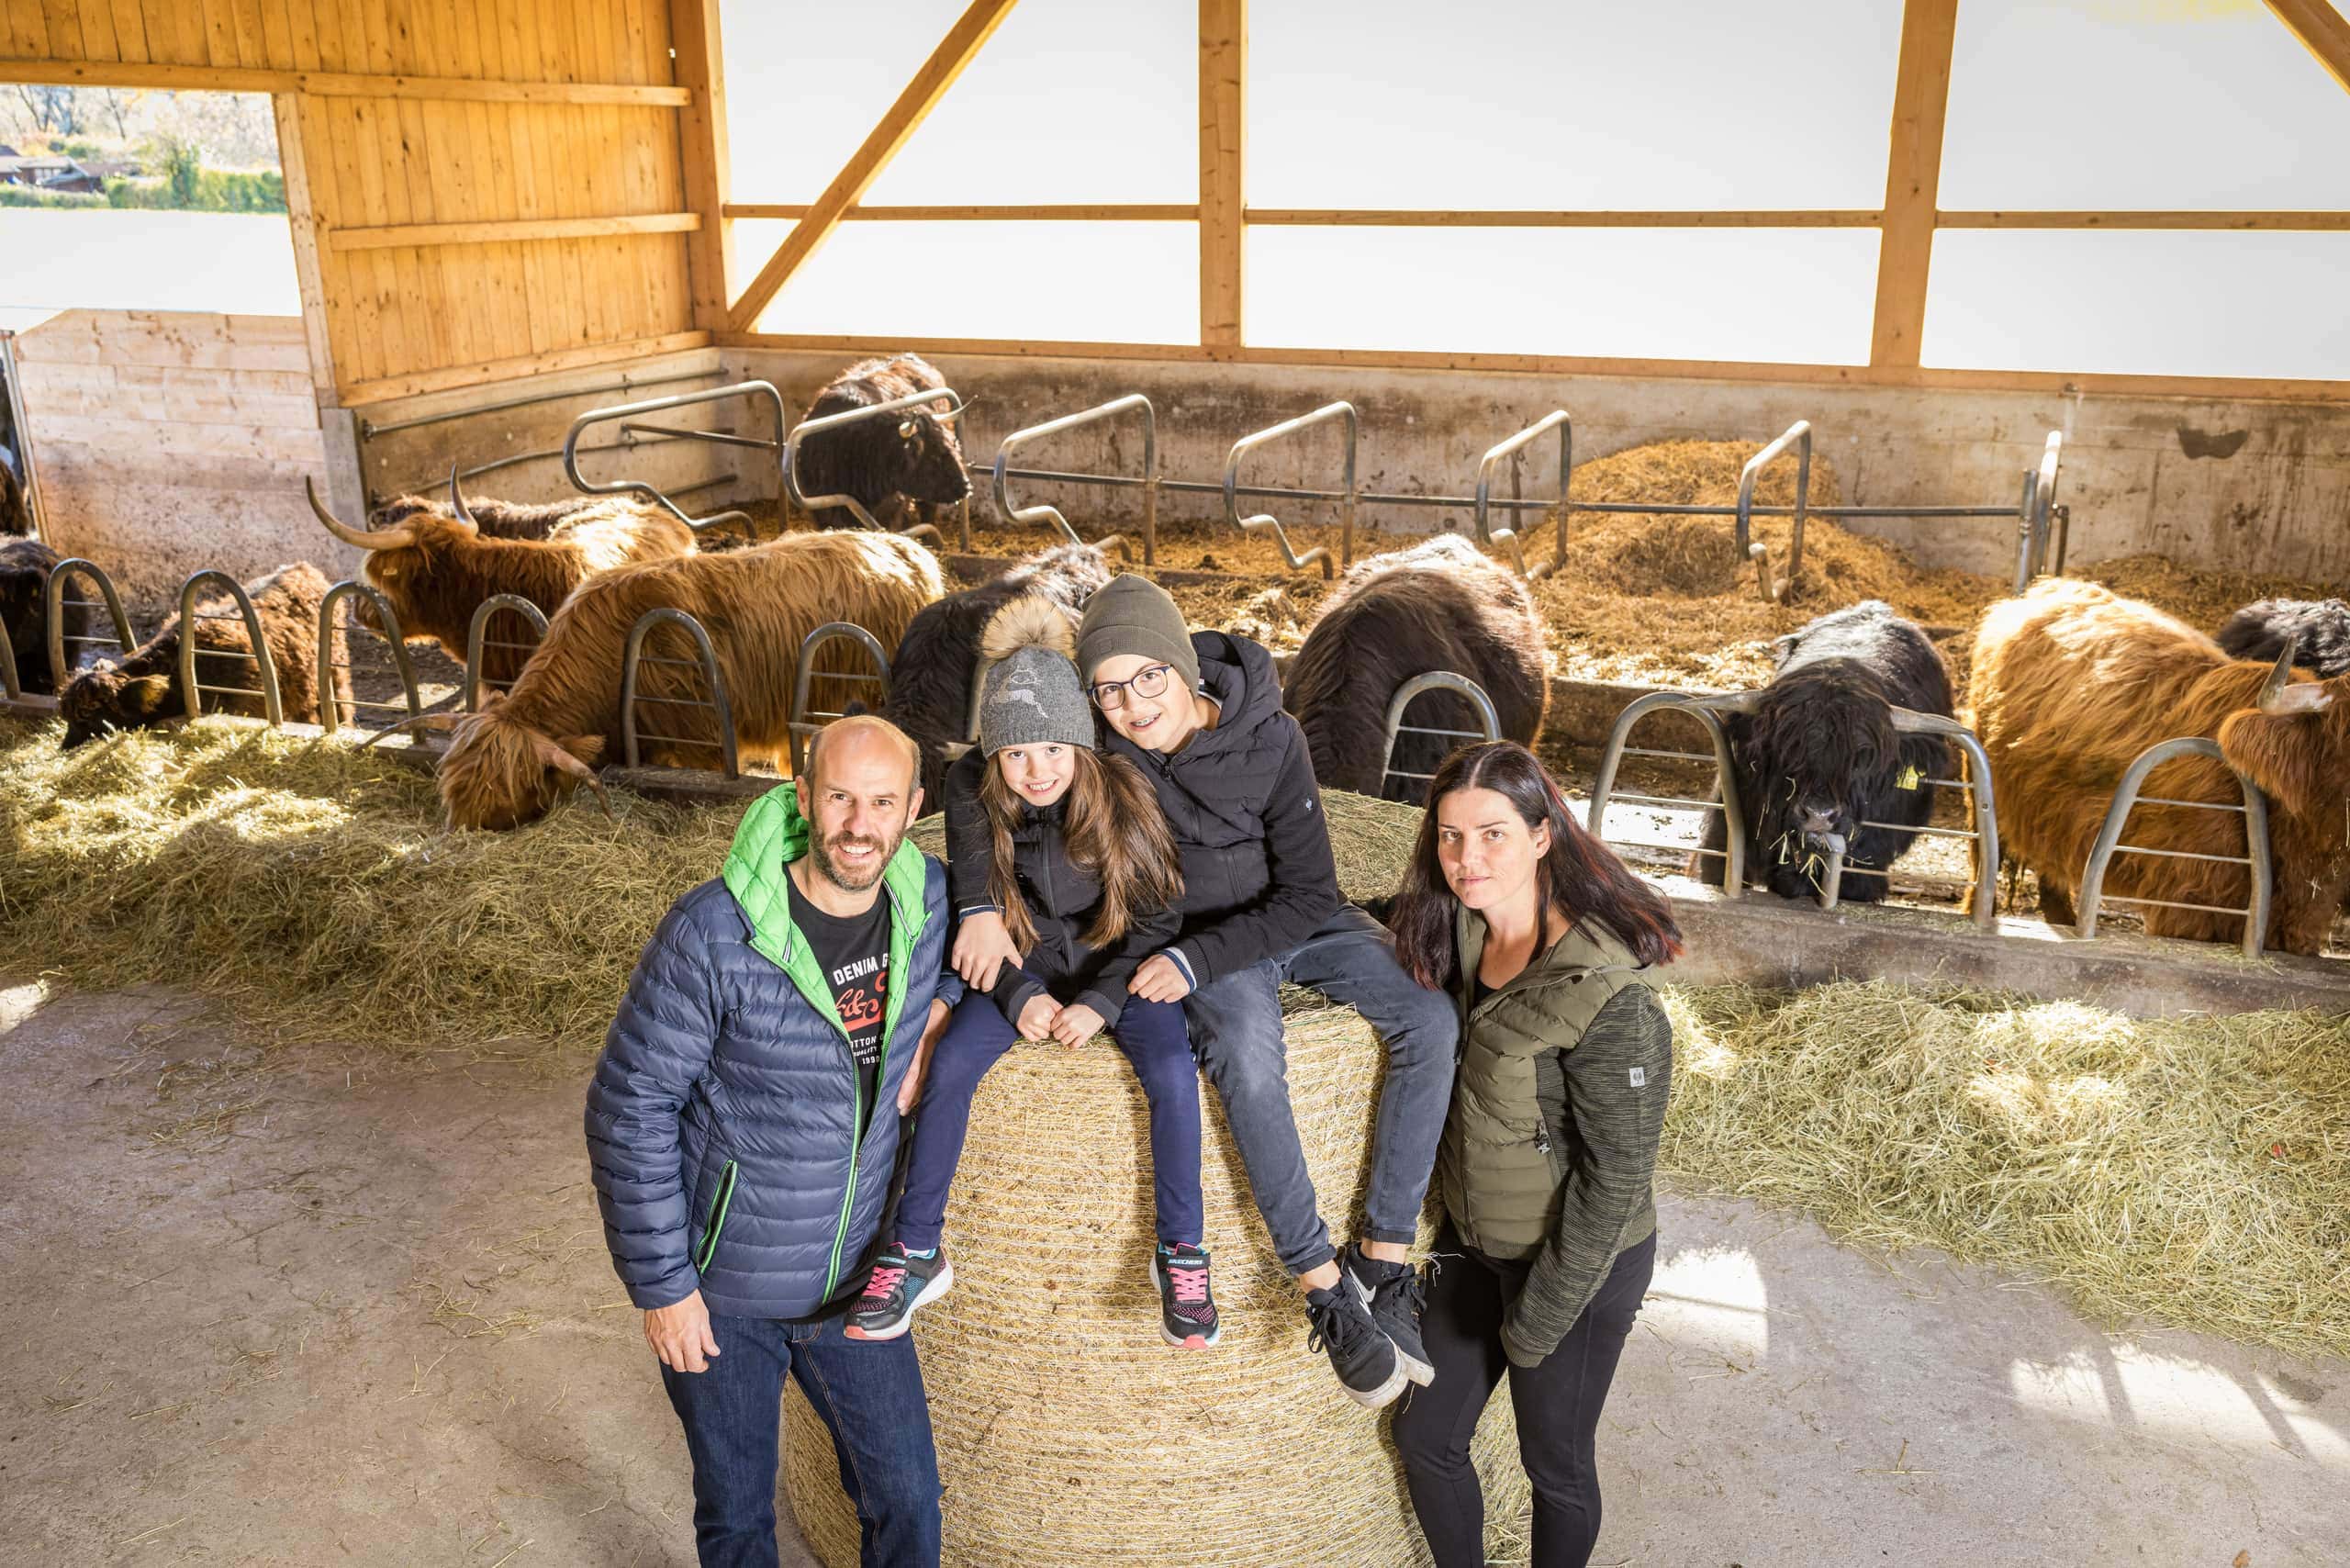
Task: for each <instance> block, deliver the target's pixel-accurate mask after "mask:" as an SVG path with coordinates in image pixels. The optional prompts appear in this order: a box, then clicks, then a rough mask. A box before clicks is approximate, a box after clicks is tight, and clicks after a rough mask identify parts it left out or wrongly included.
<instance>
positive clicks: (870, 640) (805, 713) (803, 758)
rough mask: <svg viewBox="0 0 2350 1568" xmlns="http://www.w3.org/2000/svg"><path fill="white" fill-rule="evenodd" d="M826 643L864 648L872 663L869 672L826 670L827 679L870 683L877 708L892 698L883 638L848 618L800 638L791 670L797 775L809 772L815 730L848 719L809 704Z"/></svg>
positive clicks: (793, 764)
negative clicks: (818, 657)
mask: <svg viewBox="0 0 2350 1568" xmlns="http://www.w3.org/2000/svg"><path fill="white" fill-rule="evenodd" d="M827 643H846V644H850V645H851V646H852V647H856V648H858V649H861V650H863V652H864V654H865V656H866V658H867V660H869V661H870V662H871V663H872V666H873V669H872V671H871V672H870V673H868V674H865V675H858V674H856V673H854V672H846V673H836V672H834V671H831V670H827V671H825V672H824V677H823V678H825V679H826V680H838V681H845V682H850V683H854V684H856V685H862V686H871V687H874V688H876V690H875V692H874V697H873V706H874V707H875V708H877V709H878V707H879V706H880V705H881V704H882V703H883V702H885V701H887V700H889V697H890V655H888V654H887V653H885V652H884V651H883V650H882V647H881V642H880V639H878V637H876V636H874V634H873V633H870V632H868V631H867V630H866V629H865V628H864V627H862V626H859V625H857V624H856V623H855V622H848V621H828V622H825V623H824V624H823V625H822V626H819V627H817V628H816V629H815V630H814V631H813V632H811V633H808V635H807V636H805V637H803V638H801V639H800V658H799V661H798V663H797V664H796V665H795V666H794V667H793V669H792V672H791V772H792V776H793V777H794V778H798V777H800V775H801V774H803V773H805V772H806V771H807V763H808V746H809V743H810V742H811V741H813V740H814V739H815V736H816V732H817V731H819V730H821V729H822V728H823V727H824V726H825V725H826V724H829V723H831V722H833V721H834V719H842V718H846V717H847V714H846V713H845V712H831V711H811V709H810V707H809V703H810V701H811V695H810V694H811V691H812V690H813V689H814V686H815V681H816V655H817V652H818V651H819V650H820V649H822V647H823V646H824V644H827Z"/></svg>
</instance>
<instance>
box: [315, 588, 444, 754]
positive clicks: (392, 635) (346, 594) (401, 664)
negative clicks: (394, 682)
mask: <svg viewBox="0 0 2350 1568" xmlns="http://www.w3.org/2000/svg"><path fill="white" fill-rule="evenodd" d="M362 598H364V599H366V600H367V601H368V602H369V603H371V604H373V605H374V606H375V623H376V624H377V625H378V626H380V627H382V628H383V630H382V631H381V632H380V633H375V635H376V636H377V637H378V638H379V639H380V640H381V641H383V642H386V643H388V644H391V649H392V666H393V667H394V668H395V669H396V670H397V671H398V672H399V678H400V695H401V698H402V700H401V701H398V702H384V701H379V700H375V699H372V698H366V697H362V696H360V695H359V694H358V693H357V692H356V691H355V690H354V691H353V693H352V698H351V709H352V714H351V720H352V722H353V724H356V723H357V722H359V715H360V712H361V711H363V710H366V709H375V710H379V711H384V712H392V713H398V714H400V715H401V716H402V718H403V719H420V718H422V717H423V716H424V700H423V699H422V698H421V697H420V696H419V695H418V693H417V688H416V666H415V664H414V663H413V662H412V661H411V660H410V659H409V658H408V644H407V642H406V641H404V640H403V639H402V638H401V636H400V618H399V616H398V615H397V614H396V613H394V612H393V610H392V605H391V601H390V600H389V599H386V598H385V597H384V596H383V594H382V593H380V592H378V591H377V590H376V588H375V586H374V585H373V584H370V583H363V582H359V581H357V580H355V579H353V578H350V577H346V578H344V579H343V580H342V581H341V582H339V583H337V584H335V585H334V587H332V588H329V589H327V596H326V598H324V599H320V600H319V728H320V729H322V730H324V731H325V732H326V733H327V734H334V733H335V732H336V731H337V730H338V729H340V728H341V719H342V703H341V702H340V701H338V700H334V698H333V697H332V696H331V693H332V692H333V690H334V675H335V671H337V670H342V671H345V672H346V673H348V674H350V675H352V676H353V677H356V676H357V675H358V673H359V669H358V666H357V664H356V663H355V662H354V661H353V660H350V659H346V660H344V661H343V662H342V663H341V664H337V663H336V662H335V659H334V612H335V610H336V607H337V606H339V605H341V603H342V602H343V601H344V600H345V599H362ZM366 630H367V629H366V628H365V627H364V626H362V625H360V624H359V617H357V616H356V615H353V616H352V617H351V619H350V622H349V624H347V625H346V626H345V627H344V629H343V647H344V648H345V649H346V650H348V649H349V648H350V646H351V639H352V637H353V636H355V635H356V634H357V633H361V632H364V631H366Z"/></svg>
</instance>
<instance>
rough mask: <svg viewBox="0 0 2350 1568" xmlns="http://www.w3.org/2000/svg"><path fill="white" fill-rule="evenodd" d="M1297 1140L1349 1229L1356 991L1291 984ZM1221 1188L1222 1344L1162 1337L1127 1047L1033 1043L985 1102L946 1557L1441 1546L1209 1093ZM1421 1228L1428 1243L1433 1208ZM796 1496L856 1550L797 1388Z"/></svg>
mask: <svg viewBox="0 0 2350 1568" xmlns="http://www.w3.org/2000/svg"><path fill="white" fill-rule="evenodd" d="M1283 1024H1284V1032H1285V1034H1286V1036H1287V1040H1288V1048H1289V1076H1290V1090H1291V1098H1292V1103H1293V1104H1294V1105H1295V1107H1296V1109H1297V1115H1298V1135H1299V1138H1300V1141H1301V1142H1302V1143H1303V1144H1304V1149H1305V1159H1306V1164H1307V1167H1308V1169H1309V1170H1310V1171H1311V1172H1312V1174H1313V1178H1314V1185H1315V1193H1317V1194H1318V1195H1319V1196H1320V1198H1321V1202H1322V1210H1323V1213H1324V1215H1326V1217H1327V1218H1328V1220H1329V1221H1330V1223H1331V1225H1332V1226H1333V1227H1334V1229H1336V1230H1337V1232H1338V1234H1339V1235H1340V1236H1341V1237H1343V1236H1344V1235H1346V1234H1347V1233H1348V1231H1349V1230H1350V1229H1351V1228H1352V1226H1353V1223H1354V1220H1353V1216H1354V1215H1356V1214H1357V1213H1358V1210H1359V1205H1360V1201H1361V1196H1362V1193H1363V1189H1364V1188H1365V1186H1366V1185H1367V1184H1368V1181H1369V1177H1370V1143H1371V1120H1372V1116H1373V1111H1374V1107H1375V1106H1376V1105H1377V1103H1378V1089H1379V1080H1380V1077H1381V1072H1382V1068H1383V1065H1384V1059H1385V1053H1384V1052H1383V1051H1382V1049H1381V1047H1380V1045H1379V1042H1378V1039H1377V1037H1376V1036H1374V1035H1372V1033H1371V1029H1370V1026H1369V1025H1366V1024H1364V1023H1363V1022H1362V1020H1361V1018H1360V1015H1358V1014H1355V1013H1354V1012H1352V1011H1351V1010H1349V1009H1346V1008H1338V1007H1332V1006H1329V1005H1326V1004H1322V1003H1319V1002H1316V1001H1315V1000H1314V999H1312V998H1310V997H1307V996H1304V995H1298V994H1292V997H1291V998H1290V999H1289V1006H1288V1008H1287V1016H1286V1017H1285V1019H1284V1020H1283ZM1201 1092H1202V1097H1203V1100H1204V1102H1205V1104H1204V1105H1203V1111H1204V1113H1205V1114H1204V1126H1203V1148H1202V1156H1203V1158H1202V1166H1203V1170H1202V1172H1201V1176H1202V1181H1201V1186H1202V1190H1203V1196H1204V1198H1205V1201H1206V1215H1207V1226H1206V1233H1207V1234H1206V1238H1207V1244H1208V1246H1209V1247H1210V1249H1213V1250H1214V1252H1215V1259H1216V1281H1215V1287H1216V1301H1217V1305H1218V1307H1219V1308H1220V1309H1221V1310H1222V1312H1223V1314H1224V1318H1225V1330H1224V1338H1223V1339H1222V1341H1221V1342H1220V1343H1219V1344H1218V1345H1217V1346H1216V1348H1215V1349H1214V1350H1209V1351H1206V1352H1200V1353H1189V1352H1184V1351H1181V1350H1169V1349H1168V1348H1167V1347H1166V1346H1165V1345H1163V1344H1161V1343H1160V1342H1159V1336H1158V1293H1157V1291H1156V1290H1155V1289H1154V1287H1153V1286H1152V1284H1151V1282H1150V1279H1149V1274H1148V1269H1149V1257H1150V1247H1151V1241H1152V1227H1151V1218H1152V1207H1151V1191H1150V1185H1151V1176H1150V1160H1149V1152H1148V1150H1149V1142H1148V1125H1149V1122H1148V1107H1147V1103H1146V1102H1145V1100H1144V1098H1143V1094H1142V1092H1141V1090H1140V1089H1139V1088H1138V1087H1137V1086H1136V1081H1135V1075H1134V1072H1133V1070H1132V1069H1130V1068H1129V1067H1127V1065H1126V1063H1125V1059H1124V1058H1122V1057H1120V1056H1119V1055H1118V1053H1117V1051H1116V1049H1115V1048H1114V1047H1112V1046H1111V1045H1110V1044H1109V1042H1107V1041H1106V1040H1097V1041H1094V1042H1092V1043H1091V1044H1089V1045H1086V1046H1083V1047H1079V1048H1078V1049H1076V1050H1073V1051H1072V1050H1067V1049H1064V1048H1062V1047H1058V1046H1051V1045H1029V1046H1020V1047H1015V1048H1014V1049H1013V1051H1012V1053H1011V1054H1010V1055H1008V1056H1006V1057H1005V1058H1003V1060H1002V1062H1000V1063H999V1064H997V1066H996V1068H995V1070H994V1071H992V1072H990V1074H989V1075H988V1077H987V1080H986V1081H985V1082H984V1083H982V1084H981V1085H980V1088H979V1097H978V1099H977V1100H976V1101H975V1102H974V1103H973V1106H972V1111H971V1131H970V1138H969V1142H968V1144H967V1145H966V1146H965V1148H964V1152H963V1162H962V1165H961V1168H960V1169H959V1170H958V1171H957V1176H956V1182H955V1191H954V1195H953V1198H952V1200H951V1202H950V1204H949V1205H948V1208H947V1214H946V1251H947V1254H948V1256H950V1257H951V1258H953V1259H954V1260H956V1281H955V1288H954V1289H953V1290H952V1291H950V1292H949V1293H947V1294H946V1296H945V1297H944V1298H942V1299H941V1300H940V1301H939V1302H938V1303H937V1305H934V1306H931V1307H927V1308H925V1309H923V1312H922V1313H920V1314H919V1315H917V1316H916V1317H915V1318H914V1337H915V1338H916V1340H917V1341H919V1343H920V1346H921V1350H922V1359H923V1374H924V1381H925V1382H926V1383H927V1384H928V1387H929V1392H930V1408H931V1422H932V1425H933V1427H934V1429H935V1430H936V1433H937V1437H938V1462H939V1472H940V1476H941V1479H942V1480H943V1481H944V1482H945V1484H946V1496H947V1503H946V1562H950V1563H966V1564H975V1565H976V1564H985V1565H986V1568H1060V1565H1061V1564H1065V1563H1108V1562H1151V1563H1166V1564H1169V1565H1181V1564H1193V1565H1198V1568H1209V1565H1211V1564H1213V1565H1217V1568H1221V1565H1222V1564H1226V1563H1292V1562H1342V1563H1346V1564H1348V1565H1349V1568H1356V1565H1360V1568H1411V1565H1414V1564H1420V1563H1425V1562H1427V1555H1426V1552H1425V1549H1424V1548H1423V1547H1422V1546H1421V1544H1420V1541H1419V1538H1418V1534H1417V1532H1416V1530H1415V1529H1413V1528H1412V1526H1411V1525H1410V1524H1409V1523H1408V1522H1407V1521H1408V1520H1409V1518H1410V1517H1411V1510H1410V1506H1409V1505H1408V1503H1407V1502H1406V1501H1405V1499H1404V1490H1403V1484H1402V1473H1401V1470H1400V1467H1399V1466H1398V1464H1397V1462H1396V1461H1395V1459H1394V1457H1393V1453H1392V1451H1391V1450H1389V1448H1388V1447H1387V1444H1386V1442H1385V1441H1384V1439H1383V1437H1382V1433H1383V1430H1384V1428H1385V1425H1386V1423H1385V1422H1384V1421H1383V1420H1382V1418H1381V1417H1378V1416H1376V1415H1373V1414H1372V1413H1371V1412H1369V1411H1366V1410H1363V1409H1360V1408H1359V1407H1358V1406H1355V1405H1353V1404H1352V1403H1350V1402H1349V1401H1348V1399H1347V1398H1346V1396H1345V1394H1343V1393H1342V1392H1341V1391H1340V1389H1339V1387H1338V1385H1337V1380H1336V1379H1335V1378H1333V1377H1332V1376H1331V1375H1330V1368H1329V1361H1328V1359H1327V1358H1326V1357H1324V1356H1321V1355H1318V1354H1316V1353H1315V1352H1314V1351H1312V1350H1308V1349H1307V1348H1306V1322H1305V1316H1304V1311H1303V1309H1302V1307H1301V1305H1300V1298H1299V1296H1298V1293H1297V1289H1296V1287H1295V1286H1294V1285H1293V1284H1292V1283H1291V1282H1290V1281H1289V1279H1288V1277H1287V1275H1286V1274H1285V1272H1284V1271H1282V1270H1281V1266H1280V1264H1279V1262H1278V1260H1276V1258H1275V1255H1274V1252H1273V1247H1272V1242H1271V1240H1270V1238H1268V1237H1267V1235H1266V1234H1265V1229H1264V1226H1263V1223H1262V1222H1261V1221H1260V1220H1259V1218H1258V1215H1257V1210H1256V1204H1254V1203H1253V1202H1251V1201H1250V1199H1249V1196H1248V1178H1247V1176H1246V1174H1245V1172H1244V1171H1243V1170H1242V1168H1241V1164H1240V1156H1239V1153H1238V1151H1237V1150H1236V1149H1235V1148H1233V1146H1232V1143H1231V1140H1230V1137H1228V1135H1227V1134H1226V1132H1225V1124H1224V1115H1223V1112H1222V1108H1221V1107H1220V1106H1219V1105H1218V1104H1217V1103H1216V1100H1215V1096H1214V1093H1213V1092H1210V1091H1208V1090H1207V1089H1206V1088H1205V1086H1204V1085H1203V1088H1202V1091H1201ZM1420 1239H1421V1242H1422V1244H1423V1245H1424V1246H1425V1245H1427V1243H1429V1242H1431V1241H1433V1239H1434V1234H1433V1229H1432V1227H1431V1226H1427V1225H1426V1224H1423V1226H1422V1234H1421V1238H1420ZM786 1420H787V1423H788V1425H789V1432H790V1436H789V1439H788V1440H787V1442H786V1444H785V1455H786V1462H787V1472H786V1476H785V1483H784V1484H785V1490H786V1492H787V1493H788V1494H789V1496H790V1498H791V1504H792V1512H793V1513H794V1514H795V1515H796V1516H797V1517H798V1518H799V1520H800V1528H801V1529H802V1530H804V1531H805V1532H806V1533H807V1535H808V1538H809V1540H810V1541H811V1544H812V1545H813V1546H814V1547H815V1549H816V1551H817V1554H818V1555H819V1556H820V1557H821V1558H822V1560H823V1561H824V1562H828V1563H830V1564H833V1565H834V1568H854V1565H855V1563H856V1560H857V1529H856V1517H855V1515H854V1514H853V1513H852V1512H851V1510H850V1508H849V1506H848V1502H847V1499H846V1498H845V1496H844V1495H843V1494H842V1492H841V1488H840V1481H839V1475H838V1471H837V1468H836V1466H835V1464H834V1459H833V1450H832V1445H831V1444H830V1443H829V1442H828V1441H826V1440H825V1437H824V1433H823V1428H822V1427H821V1426H820V1425H819V1424H818V1423H817V1420H816V1417H815V1415H814V1413H813V1412H812V1411H811V1410H810V1409H809V1407H808V1406H807V1405H806V1403H805V1401H804V1400H802V1399H801V1398H800V1396H799V1394H798V1393H797V1391H796V1390H795V1391H794V1392H793V1394H791V1395H790V1396H789V1403H788V1414H787V1417H786ZM1475 1452H1476V1455H1477V1459H1478V1462H1479V1469H1480V1471H1481V1472H1482V1473H1483V1480H1484V1486H1485V1494H1486V1498H1487V1518H1488V1520H1489V1521H1490V1522H1489V1525H1488V1535H1489V1538H1490V1541H1491V1544H1492V1545H1493V1546H1494V1547H1499V1546H1500V1545H1501V1543H1502V1540H1503V1536H1504V1532H1505V1529H1506V1528H1507V1527H1509V1526H1511V1524H1512V1522H1513V1521H1514V1520H1515V1519H1516V1517H1517V1515H1518V1512H1519V1509H1520V1508H1521V1506H1523V1505H1524V1503H1525V1501H1526V1499H1527V1484H1526V1479H1525V1475H1524V1473H1523V1471H1522V1470H1521V1469H1520V1468H1519V1466H1518V1463H1517V1447H1516V1428H1515V1425H1514V1423H1513V1421H1512V1419H1511V1414H1510V1402H1509V1400H1508V1398H1507V1397H1506V1396H1504V1397H1500V1398H1496V1399H1494V1401H1493V1402H1492V1403H1491V1404H1490V1405H1488V1406H1486V1409H1485V1418H1484V1421H1483V1426H1482V1427H1481V1428H1480V1429H1479V1434H1478V1439H1477V1442H1476V1445H1475Z"/></svg>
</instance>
